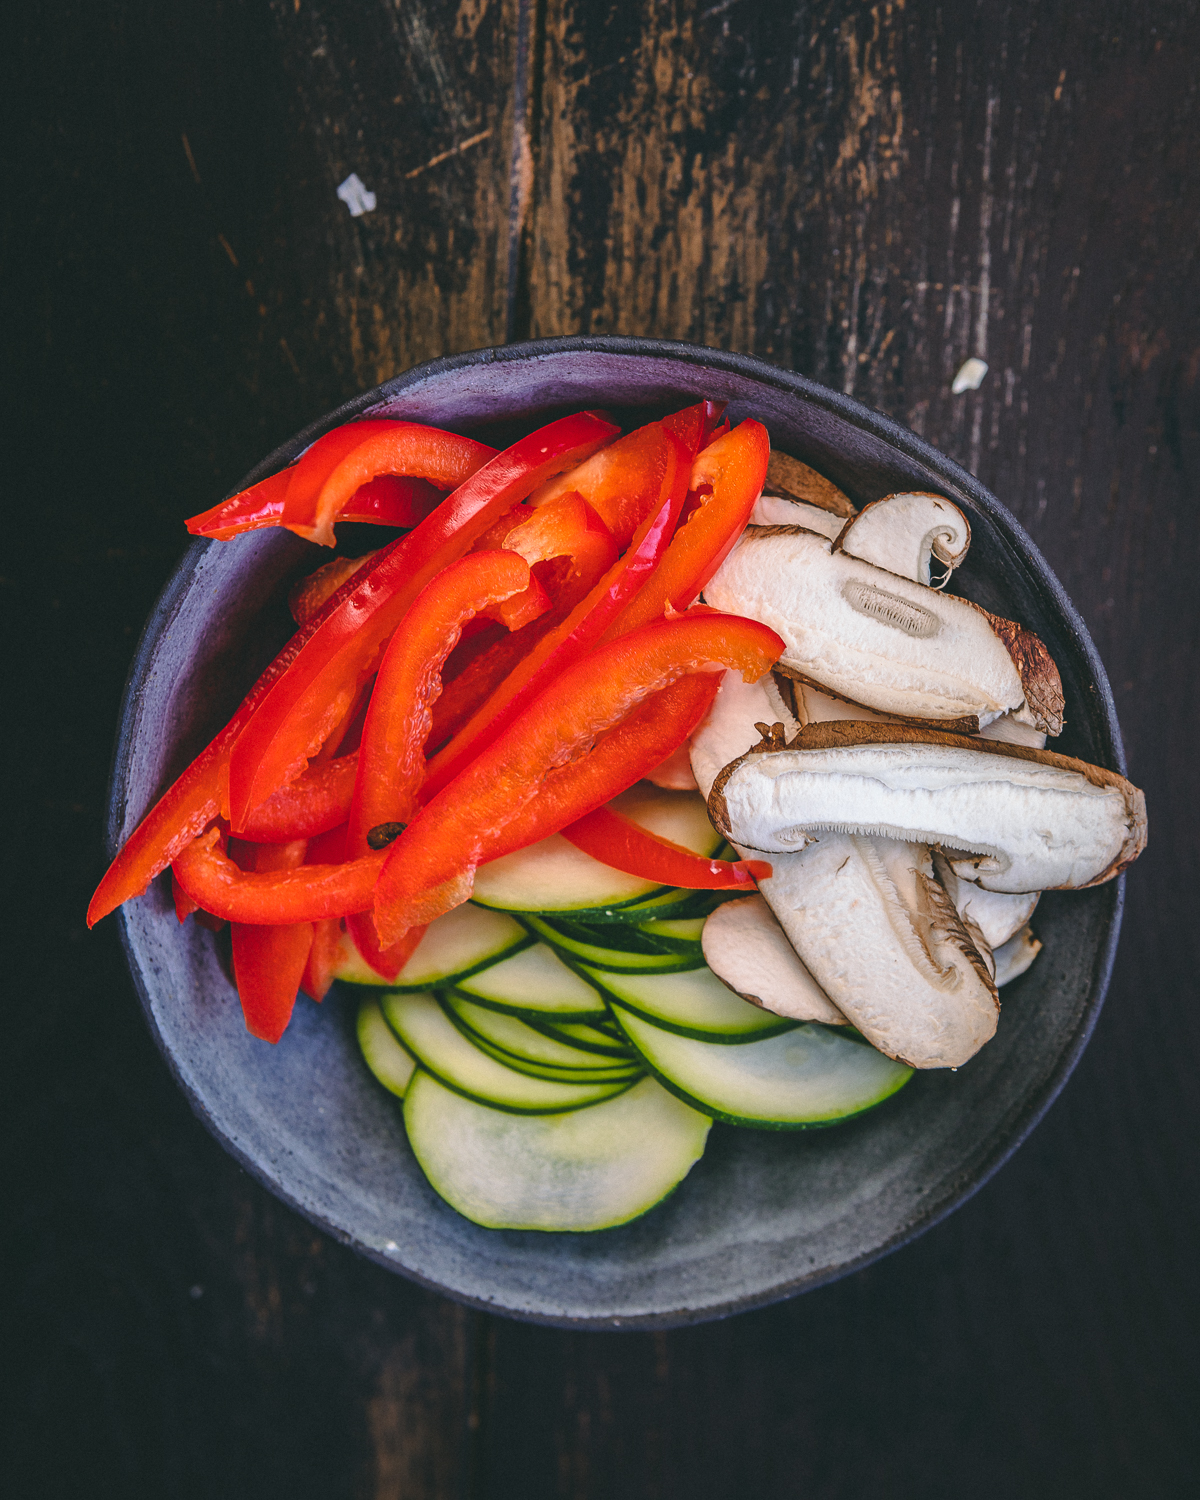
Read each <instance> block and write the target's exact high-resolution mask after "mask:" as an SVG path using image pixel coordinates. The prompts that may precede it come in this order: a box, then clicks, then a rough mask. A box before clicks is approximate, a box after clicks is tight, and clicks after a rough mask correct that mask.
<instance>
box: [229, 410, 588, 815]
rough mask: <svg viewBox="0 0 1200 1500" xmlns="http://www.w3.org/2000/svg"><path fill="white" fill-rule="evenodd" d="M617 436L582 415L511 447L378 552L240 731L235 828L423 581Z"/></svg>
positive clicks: (325, 718)
mask: <svg viewBox="0 0 1200 1500" xmlns="http://www.w3.org/2000/svg"><path fill="white" fill-rule="evenodd" d="M616 431H617V429H616V428H614V427H613V426H612V424H611V423H609V422H605V421H603V420H601V419H600V418H599V417H596V416H594V415H593V414H592V413H590V412H581V413H579V414H578V415H576V416H571V417H563V418H561V419H560V420H559V421H557V422H552V423H550V425H549V426H548V427H543V428H542V429H541V430H540V431H538V432H535V433H533V434H531V435H530V436H529V437H527V438H523V439H522V440H521V441H520V442H518V443H514V444H513V446H512V447H511V448H508V449H506V450H505V451H504V452H503V453H500V454H497V456H496V457H495V458H494V459H492V460H490V462H488V463H487V464H485V465H484V467H483V468H482V469H480V470H479V471H478V472H477V473H476V474H474V475H473V476H472V477H471V478H470V479H468V480H467V482H466V483H465V484H463V485H460V486H459V488H458V489H457V490H456V491H455V492H454V493H453V494H452V495H450V496H448V497H447V498H446V499H445V500H444V501H443V502H442V503H441V505H439V506H438V508H437V510H435V511H434V512H433V514H432V515H431V516H429V517H428V518H427V519H426V520H424V521H422V522H421V524H420V525H419V526H418V527H417V528H416V529H415V530H414V531H410V532H409V533H408V535H407V536H405V537H400V538H398V539H397V540H396V541H395V542H392V543H391V544H390V545H389V546H387V547H385V548H384V549H383V550H382V551H381V552H380V553H379V554H378V556H377V557H376V558H375V561H374V562H373V563H372V564H371V566H370V569H369V571H368V570H364V572H366V577H364V578H362V581H361V582H358V583H357V586H355V583H356V580H353V579H352V580H351V581H350V583H348V584H346V585H344V587H346V588H349V589H352V592H351V593H350V595H349V597H347V598H345V599H344V600H342V601H341V603H340V604H339V605H338V606H337V607H336V608H334V609H333V611H332V612H331V613H328V614H325V615H323V617H322V620H321V623H320V624H319V625H318V626H317V627H316V629H315V630H314V631H313V632H312V634H311V635H310V636H309V638H308V640H307V641H306V642H305V644H304V647H303V649H302V650H301V651H299V652H298V654H297V656H296V659H295V660H294V661H293V662H292V664H291V665H290V667H289V668H288V670H287V671H286V672H284V673H283V674H282V675H281V676H280V678H279V680H278V682H276V683H275V684H274V686H273V687H272V689H271V691H270V692H269V693H267V694H266V695H265V696H264V697H263V699H262V700H261V702H260V703H259V704H258V706H257V708H256V709H255V711H254V713H253V716H252V717H251V718H250V719H249V722H248V723H245V727H244V728H240V734H239V737H238V740H237V743H236V744H235V745H234V747H233V751H232V754H231V756H230V761H229V795H230V811H231V814H232V816H233V819H234V826H237V824H238V823H240V822H241V820H243V819H244V818H245V817H246V815H247V814H248V813H249V812H250V810H251V809H252V808H254V807H256V806H257V805H258V804H259V803H260V802H265V801H266V799H267V798H268V797H269V796H270V795H271V794H272V793H273V792H275V791H276V790H278V788H279V787H281V786H285V785H286V784H287V783H288V782H289V781H291V780H293V779H294V778H295V777H296V776H297V775H299V773H300V772H301V771H302V770H303V769H304V766H305V764H306V762H307V761H308V759H309V758H310V757H311V756H312V755H313V754H315V752H316V750H317V749H318V748H319V746H320V745H321V743H322V741H323V740H324V739H325V737H326V736H327V735H328V733H329V730H330V729H331V728H332V726H333V725H334V724H336V723H337V721H338V720H339V719H340V718H341V717H342V715H343V714H344V713H345V711H346V708H347V707H348V705H349V703H350V701H351V699H352V698H353V696H354V693H355V691H356V690H357V688H358V685H359V683H360V682H362V681H363V680H365V678H366V677H367V676H369V675H370V673H371V672H372V671H373V670H374V668H375V664H376V661H377V659H378V657H379V655H380V654H381V652H382V650H383V647H384V645H385V644H386V642H387V640H388V638H389V637H390V636H391V634H392V632H393V631H394V630H395V629H396V627H397V626H398V625H399V624H400V622H401V621H402V620H403V618H404V616H405V615H406V614H407V613H408V610H409V608H410V607H411V605H412V602H413V600H414V599H415V598H416V597H417V595H418V594H419V593H420V592H421V590H422V589H423V588H424V587H425V585H426V584H427V583H428V582H429V581H430V579H431V578H433V577H435V576H436V575H437V574H438V573H440V572H441V570H442V569H443V568H444V567H446V566H447V565H448V564H449V563H452V562H454V561H455V560H456V559H457V558H459V557H461V556H462V555H463V554H464V553H465V552H467V551H468V550H469V549H470V547H471V544H472V542H474V541H475V539H476V538H477V537H478V536H480V535H482V533H483V532H484V531H486V530H487V528H488V526H490V525H491V523H492V521H493V520H494V519H495V518H496V517H497V516H498V515H501V514H503V512H504V511H506V510H509V509H511V508H512V506H514V505H515V504H517V503H518V502H519V501H520V500H522V499H523V498H524V497H525V496H526V495H527V494H529V492H530V491H531V490H532V489H534V488H536V487H537V485H539V484H540V483H542V482H543V481H544V480H545V479H547V478H549V477H551V476H552V475H554V474H555V473H557V472H558V471H559V469H561V468H563V467H567V466H570V465H571V464H573V463H576V462H578V461H579V459H580V458H581V457H582V456H584V455H586V454H589V453H594V452H595V451H596V449H597V448H599V447H600V446H601V445H602V444H603V443H606V442H607V441H608V440H609V439H610V438H611V437H612V436H613V435H614V433H615V432H616ZM351 457H352V458H353V455H351ZM335 474H336V471H335ZM338 597H339V596H337V595H335V598H338ZM330 602H331V603H332V602H333V601H330ZM328 607H329V606H326V608H327V609H328ZM239 727H240V726H239Z"/></svg>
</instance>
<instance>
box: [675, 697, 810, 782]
mask: <svg viewBox="0 0 1200 1500" xmlns="http://www.w3.org/2000/svg"><path fill="white" fill-rule="evenodd" d="M758 724H767V725H773V724H781V725H782V726H783V728H782V730H781V731H780V738H781V740H788V739H790V738H791V737H792V736H793V735H794V734H798V733H799V730H800V725H799V723H798V722H797V721H796V719H795V717H794V716H793V714H792V712H791V709H790V707H789V706H788V705H786V704H785V703H784V701H783V697H782V695H781V694H780V691H779V687H778V685H777V684H776V683H775V681H774V680H773V678H772V677H771V674H770V673H767V675H766V676H765V677H760V678H759V680H758V681H757V682H743V681H742V674H741V673H740V672H726V673H725V675H724V676H723V677H722V678H721V686H720V687H719V688H718V689H717V696H716V697H715V698H714V699H713V703H712V707H711V708H710V709H709V711H708V713H707V715H706V716H705V718H704V719H703V720H702V721H701V723H700V724H699V725H698V727H697V728H696V730H695V732H694V733H693V734H692V739H691V762H692V774H693V775H694V776H695V778H696V785H697V786H698V787H699V788H700V792H701V794H702V795H703V796H705V797H707V796H708V793H709V790H710V789H711V787H712V784H713V781H714V780H715V779H716V776H717V773H718V772H719V771H720V770H721V769H722V768H723V767H725V766H727V765H728V764H729V762H730V761H731V760H736V759H737V757H738V756H739V755H744V754H745V753H746V751H747V750H749V749H750V747H751V745H755V744H757V743H758V741H759V740H760V739H761V738H762V731H761V730H760V729H758V728H757V727H756V726H757V725H758Z"/></svg>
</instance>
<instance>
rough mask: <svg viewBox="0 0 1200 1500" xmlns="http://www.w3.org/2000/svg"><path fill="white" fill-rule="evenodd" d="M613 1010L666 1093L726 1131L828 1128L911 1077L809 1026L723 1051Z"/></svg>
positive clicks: (827, 1030)
mask: <svg viewBox="0 0 1200 1500" xmlns="http://www.w3.org/2000/svg"><path fill="white" fill-rule="evenodd" d="M614 1009H615V1011H616V1014H617V1019H618V1020H619V1021H620V1022H621V1025H622V1026H623V1027H624V1029H625V1031H626V1034H627V1035H628V1037H629V1039H630V1041H631V1042H632V1043H633V1044H634V1046H635V1047H636V1048H637V1049H638V1051H639V1052H640V1053H641V1054H642V1056H643V1057H644V1058H645V1059H646V1062H647V1064H648V1066H649V1067H650V1069H651V1071H652V1072H653V1073H654V1074H655V1075H656V1076H657V1077H658V1078H659V1079H660V1081H661V1082H662V1083H664V1084H665V1085H666V1087H667V1088H669V1089H671V1090H672V1091H674V1092H676V1093H678V1094H679V1096H680V1097H681V1098H683V1099H685V1100H686V1101H687V1102H688V1103H689V1104H692V1105H694V1106H695V1107H696V1108H697V1109H702V1110H704V1111H705V1112H706V1113H709V1114H712V1115H714V1116H715V1117H716V1118H717V1119H719V1120H724V1121H726V1122H727V1123H729V1124H731V1125H745V1126H750V1127H756V1128H759V1129H768V1130H771V1129H773V1130H787V1129H798V1128H801V1127H804V1126H808V1125H832V1124H833V1123H834V1122H835V1121H838V1120H844V1119H847V1118H849V1116H851V1115H856V1114H861V1113H862V1111H863V1110H866V1109H871V1108H872V1107H873V1106H874V1105H876V1104H881V1103H882V1102H883V1100H885V1099H886V1098H888V1097H889V1095H891V1094H894V1093H895V1092H896V1090H897V1089H899V1088H901V1087H902V1086H903V1085H904V1084H905V1083H907V1081H908V1079H909V1078H910V1077H911V1075H912V1069H911V1068H908V1067H906V1066H905V1065H904V1064H903V1063H898V1062H894V1061H893V1060H892V1059H891V1058H890V1057H885V1056H884V1055H883V1053H882V1052H876V1051H875V1049H874V1048H873V1047H863V1046H861V1045H859V1044H857V1043H855V1042H852V1041H849V1040H848V1039H847V1038H845V1037H843V1036H840V1035H839V1034H838V1033H837V1032H836V1031H834V1030H833V1029H832V1028H830V1027H827V1026H818V1025H815V1024H812V1023H810V1022H805V1023H803V1024H802V1025H799V1026H796V1027H794V1028H793V1029H792V1030H791V1031H789V1032H787V1033H786V1034H785V1035H782V1036H774V1037H768V1038H766V1039H764V1040H762V1041H757V1042H749V1043H747V1044H746V1045H745V1046H741V1047H725V1046H714V1045H713V1044H712V1043H711V1042H701V1041H697V1040H695V1039H694V1038H692V1037H685V1036H679V1035H677V1034H674V1033H672V1032H669V1031H666V1030H664V1029H663V1028H662V1027H659V1026H652V1025H651V1024H650V1023H649V1022H647V1021H644V1020H642V1019H641V1017H639V1016H636V1015H635V1014H634V1013H633V1012H632V1011H630V1010H627V1009H626V1008H625V1007H623V1006H620V1005H617V1006H614Z"/></svg>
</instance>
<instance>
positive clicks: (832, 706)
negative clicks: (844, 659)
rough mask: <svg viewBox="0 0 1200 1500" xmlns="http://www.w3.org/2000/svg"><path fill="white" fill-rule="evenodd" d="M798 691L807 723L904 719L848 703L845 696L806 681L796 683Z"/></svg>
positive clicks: (896, 720) (872, 721)
mask: <svg viewBox="0 0 1200 1500" xmlns="http://www.w3.org/2000/svg"><path fill="white" fill-rule="evenodd" d="M796 692H797V694H798V695H799V696H801V697H802V698H803V700H804V722H805V723H806V724H829V723H833V722H835V721H837V720H842V719H852V720H853V721H854V722H856V723H860V724H863V723H865V724H898V723H901V722H902V720H899V719H894V718H889V716H888V715H887V714H876V713H872V712H871V710H870V709H869V708H863V707H861V706H860V705H859V704H857V703H847V702H846V700H845V699H844V698H835V697H834V696H833V695H832V693H823V692H822V691H821V690H820V688H815V687H809V686H807V685H806V684H805V683H800V682H798V683H797V684H796Z"/></svg>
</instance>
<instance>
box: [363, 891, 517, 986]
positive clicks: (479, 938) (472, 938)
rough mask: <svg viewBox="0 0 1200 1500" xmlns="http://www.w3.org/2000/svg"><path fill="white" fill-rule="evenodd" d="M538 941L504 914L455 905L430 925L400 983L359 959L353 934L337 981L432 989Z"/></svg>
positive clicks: (483, 967)
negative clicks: (378, 972)
mask: <svg viewBox="0 0 1200 1500" xmlns="http://www.w3.org/2000/svg"><path fill="white" fill-rule="evenodd" d="M533 941H534V940H533V938H531V937H530V935H529V933H528V932H526V930H525V929H524V928H523V927H522V926H521V924H520V922H518V921H516V920H515V919H514V918H512V917H509V916H505V914H504V913H503V912H497V911H484V910H482V909H481V908H480V907H478V906H470V905H464V906H456V907H455V908H454V910H453V911H448V912H447V913H446V915H445V916H444V917H438V918H437V920H436V921H434V922H430V924H429V926H428V927H427V928H426V929H425V935H424V936H423V937H422V939H421V941H420V942H419V943H418V944H417V946H416V948H415V949H414V950H413V953H412V956H411V957H410V958H409V960H408V962H407V963H406V964H405V965H404V967H403V969H401V970H400V973H399V974H398V975H397V976H396V978H395V979H391V980H389V979H383V978H382V977H381V976H380V975H378V974H376V972H375V970H374V969H372V968H370V967H369V966H368V965H367V964H366V963H365V962H364V961H363V959H362V958H361V957H360V955H359V952H358V949H357V948H356V947H355V946H354V939H353V938H352V937H350V935H349V933H347V934H346V936H345V939H344V941H343V944H342V952H343V959H342V962H341V964H340V965H339V967H338V970H337V973H336V974H335V975H334V977H335V978H336V979H342V980H345V981H346V982H348V983H350V984H370V985H375V986H376V987H378V988H380V989H388V990H427V989H430V988H431V987H432V986H434V985H440V984H446V983H448V982H449V981H450V980H451V979H459V978H462V977H463V976H465V975H468V974H475V973H477V972H478V971H479V970H480V969H486V968H488V967H490V966H491V965H492V964H494V963H498V962H499V961H500V960H501V959H502V958H505V957H507V956H508V954H510V953H518V952H520V950H521V949H522V948H528V947H529V945H530V944H531V943H532V942H533Z"/></svg>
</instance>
